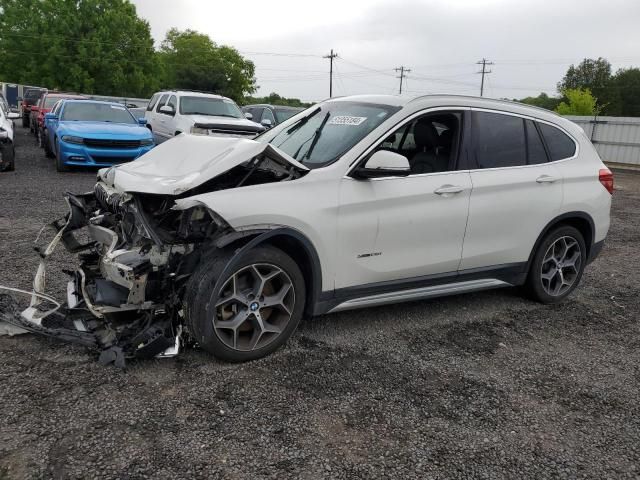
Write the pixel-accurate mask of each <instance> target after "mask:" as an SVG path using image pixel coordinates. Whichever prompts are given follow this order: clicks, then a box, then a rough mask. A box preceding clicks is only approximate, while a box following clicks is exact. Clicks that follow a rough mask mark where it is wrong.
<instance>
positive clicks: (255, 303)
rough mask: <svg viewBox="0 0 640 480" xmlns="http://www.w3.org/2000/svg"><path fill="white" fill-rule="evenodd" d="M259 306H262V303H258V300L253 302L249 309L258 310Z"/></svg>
mask: <svg viewBox="0 0 640 480" xmlns="http://www.w3.org/2000/svg"><path fill="white" fill-rule="evenodd" d="M258 308H260V305H258V302H253V303H252V304H251V305H249V310H251V311H252V312H255V311H257V310H258Z"/></svg>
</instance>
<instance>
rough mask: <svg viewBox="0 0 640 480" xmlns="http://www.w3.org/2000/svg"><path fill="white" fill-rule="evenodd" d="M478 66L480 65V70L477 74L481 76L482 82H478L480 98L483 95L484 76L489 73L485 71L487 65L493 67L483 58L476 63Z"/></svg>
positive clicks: (491, 63)
mask: <svg viewBox="0 0 640 480" xmlns="http://www.w3.org/2000/svg"><path fill="white" fill-rule="evenodd" d="M476 63H477V64H478V65H482V70H481V71H480V72H477V73H481V74H482V80H481V81H480V96H481V97H482V95H483V94H484V76H485V75H487V74H489V73H491V70H487V65H493V62H490V61H488V60H487V59H486V58H483V59H482V60H480V61H479V62H476Z"/></svg>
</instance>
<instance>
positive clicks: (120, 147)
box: [45, 100, 154, 172]
mask: <svg viewBox="0 0 640 480" xmlns="http://www.w3.org/2000/svg"><path fill="white" fill-rule="evenodd" d="M145 124H146V121H145V120H144V119H139V120H136V119H135V118H134V116H133V115H132V114H131V112H129V110H127V108H125V107H124V106H123V105H120V104H119V103H114V102H100V101H93V100H62V101H61V103H60V105H57V106H56V108H55V109H54V111H53V112H52V113H47V114H46V115H45V128H46V131H47V136H46V139H45V140H46V142H47V143H46V145H45V151H47V152H48V153H51V154H53V155H54V156H55V158H56V168H57V170H58V171H59V172H63V171H67V170H69V168H70V167H72V166H83V167H108V166H111V165H114V164H118V163H124V162H130V161H132V160H135V159H136V158H138V157H139V156H140V155H143V154H145V153H146V152H148V151H149V150H151V148H153V146H154V142H153V137H152V135H151V131H150V130H149V129H148V128H146V127H145V126H144V125H145Z"/></svg>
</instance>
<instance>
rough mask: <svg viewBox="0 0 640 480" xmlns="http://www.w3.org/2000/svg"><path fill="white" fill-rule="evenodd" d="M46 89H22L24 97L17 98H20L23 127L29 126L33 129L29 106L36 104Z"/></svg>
mask: <svg viewBox="0 0 640 480" xmlns="http://www.w3.org/2000/svg"><path fill="white" fill-rule="evenodd" d="M46 91H47V90H46V89H44V88H27V89H25V91H24V98H18V100H20V111H21V113H22V126H23V127H30V129H31V130H32V131H33V124H32V123H31V121H30V118H31V108H32V107H36V106H37V105H38V101H39V100H40V98H42V95H44V93H45V92H46Z"/></svg>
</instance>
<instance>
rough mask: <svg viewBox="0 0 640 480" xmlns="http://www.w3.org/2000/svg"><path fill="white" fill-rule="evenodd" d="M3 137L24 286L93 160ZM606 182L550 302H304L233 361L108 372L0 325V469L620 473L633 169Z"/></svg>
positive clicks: (634, 273)
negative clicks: (40, 243)
mask: <svg viewBox="0 0 640 480" xmlns="http://www.w3.org/2000/svg"><path fill="white" fill-rule="evenodd" d="M17 140H18V141H17V144H18V148H17V160H16V163H17V165H16V172H15V173H3V174H0V260H1V261H0V266H1V267H0V268H1V270H0V284H4V285H12V286H19V287H22V288H29V286H30V282H31V279H32V275H33V273H34V271H35V268H36V265H37V258H36V257H35V255H34V253H33V251H32V249H31V246H32V243H31V242H32V240H33V239H34V238H35V235H36V234H37V231H38V229H39V228H40V226H41V225H42V224H43V223H45V222H47V221H50V220H51V219H52V218H55V217H57V216H60V215H61V214H63V213H64V211H65V207H64V203H63V200H62V194H63V192H64V191H67V190H70V191H76V192H77V191H83V190H88V189H90V188H91V187H92V185H93V181H94V178H95V172H76V173H68V174H59V173H56V171H55V169H54V166H53V163H52V161H51V160H48V159H46V158H45V157H44V155H43V154H42V152H41V151H40V150H38V149H37V148H36V147H35V146H34V142H33V139H32V137H30V136H29V135H28V132H26V131H24V130H21V129H19V130H18V139H17ZM616 181H617V186H618V191H617V192H616V194H615V196H614V209H613V222H612V229H611V232H610V234H609V237H608V241H607V245H606V247H605V250H604V252H603V254H602V255H601V256H600V258H599V259H598V260H597V261H596V262H595V263H593V264H592V265H591V266H589V267H588V269H587V271H586V273H585V276H584V278H583V282H582V285H581V286H580V287H579V288H578V290H577V291H576V292H574V294H573V295H572V297H571V298H570V299H568V300H567V301H566V302H564V303H563V304H561V305H557V306H542V305H539V304H536V303H533V302H531V301H528V300H525V299H523V298H522V297H521V296H520V295H519V293H518V291H517V290H516V289H503V290H496V291H492V292H482V293H477V294H470V295H465V296H458V297H449V298H444V299H438V300H432V301H424V302H416V303H410V304H404V305H398V306H388V307H381V308H375V309H369V310H361V311H354V312H349V313H344V314H335V315H330V316H323V317H319V318H315V319H311V320H306V321H305V322H303V324H302V325H301V327H300V329H299V330H298V331H297V333H296V334H295V335H294V338H293V339H292V340H291V341H290V342H289V344H288V345H287V346H286V347H285V348H283V349H281V350H280V351H278V352H277V353H276V354H274V355H272V356H270V357H268V358H265V359H262V360H259V361H255V362H252V363H247V364H242V365H231V364H224V363H221V362H218V361H216V360H214V359H212V358H210V357H208V356H207V355H206V354H205V353H204V352H202V351H198V350H188V351H185V352H183V354H181V355H180V356H178V357H176V358H174V359H166V360H154V361H144V362H142V361H141V362H138V363H133V364H130V366H129V367H128V368H127V369H126V370H125V371H120V370H118V369H116V368H105V367H101V366H100V365H98V364H97V363H96V358H95V356H94V355H92V354H90V353H88V352H87V351H86V350H84V349H83V348H81V347H77V346H71V345H64V344H59V343H54V342H52V341H50V340H47V339H43V338H37V337H34V336H30V335H29V336H26V335H25V336H20V337H13V338H8V337H0V382H1V384H0V385H1V388H0V405H1V407H0V408H1V411H2V416H1V417H0V418H1V421H0V480H5V479H22V478H61V479H62V478H64V479H66V478H123V479H124V478H127V479H137V478H154V479H172V480H175V479H181V478H229V479H232V478H233V479H235V478H238V479H257V478H305V479H317V478H332V479H333V478H390V479H391V478H393V479H397V478H420V479H425V478H537V479H539V478H594V479H604V478H640V406H639V402H638V399H639V398H640V388H639V386H640V363H639V360H640V336H639V335H638V333H639V313H638V312H639V310H640V300H639V295H638V293H639V288H638V282H639V280H640V249H639V248H638V241H639V240H640V216H639V215H638V212H639V211H640V175H637V174H622V173H618V174H617V176H616ZM63 263H64V261H61V262H60V265H59V266H62V265H63ZM63 280H64V277H63V276H62V275H53V276H52V277H51V278H50V282H52V284H56V288H58V291H59V289H60V287H61V286H63V283H62V282H63Z"/></svg>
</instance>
